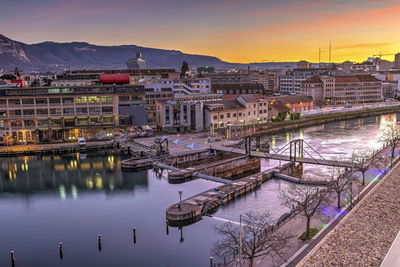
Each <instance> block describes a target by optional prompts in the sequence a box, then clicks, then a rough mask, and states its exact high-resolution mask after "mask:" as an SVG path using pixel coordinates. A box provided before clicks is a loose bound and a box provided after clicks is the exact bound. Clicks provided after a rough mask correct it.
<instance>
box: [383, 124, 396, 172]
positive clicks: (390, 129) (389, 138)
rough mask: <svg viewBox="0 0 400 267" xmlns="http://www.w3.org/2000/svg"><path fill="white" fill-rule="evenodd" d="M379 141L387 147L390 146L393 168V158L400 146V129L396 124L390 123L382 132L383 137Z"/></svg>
mask: <svg viewBox="0 0 400 267" xmlns="http://www.w3.org/2000/svg"><path fill="white" fill-rule="evenodd" d="M379 141H381V142H383V143H384V144H386V145H389V146H390V148H391V163H390V165H391V166H390V167H393V158H394V154H395V150H396V147H397V145H398V144H400V129H399V127H398V126H397V124H396V123H388V124H387V125H386V127H385V128H384V130H383V132H382V136H381V137H380V138H379Z"/></svg>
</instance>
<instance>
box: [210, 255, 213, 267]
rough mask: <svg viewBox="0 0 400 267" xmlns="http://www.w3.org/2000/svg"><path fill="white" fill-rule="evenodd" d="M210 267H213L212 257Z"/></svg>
mask: <svg viewBox="0 0 400 267" xmlns="http://www.w3.org/2000/svg"><path fill="white" fill-rule="evenodd" d="M210 267H213V257H210Z"/></svg>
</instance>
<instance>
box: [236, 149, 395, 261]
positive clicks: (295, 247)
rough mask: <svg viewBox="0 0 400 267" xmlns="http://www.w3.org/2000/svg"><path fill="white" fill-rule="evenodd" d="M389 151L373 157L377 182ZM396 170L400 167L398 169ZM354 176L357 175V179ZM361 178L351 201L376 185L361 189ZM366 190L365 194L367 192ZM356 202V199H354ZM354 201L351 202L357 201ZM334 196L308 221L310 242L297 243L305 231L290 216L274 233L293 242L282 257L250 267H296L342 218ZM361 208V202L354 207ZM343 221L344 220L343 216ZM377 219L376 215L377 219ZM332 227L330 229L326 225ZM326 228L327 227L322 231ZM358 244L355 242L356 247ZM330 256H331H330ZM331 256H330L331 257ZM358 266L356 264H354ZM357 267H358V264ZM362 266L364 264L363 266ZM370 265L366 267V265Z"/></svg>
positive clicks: (302, 220) (301, 221)
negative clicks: (311, 230)
mask: <svg viewBox="0 0 400 267" xmlns="http://www.w3.org/2000/svg"><path fill="white" fill-rule="evenodd" d="M389 151H390V148H389V147H386V148H384V149H383V150H381V151H380V152H379V153H378V154H377V155H376V156H377V157H379V158H381V160H380V161H379V162H377V163H375V165H374V167H373V168H376V169H378V170H380V173H379V175H378V176H377V177H379V179H381V178H382V177H385V170H386V168H388V166H389V165H388V164H389V163H390V157H389V154H390V152H389ZM399 168H400V167H399ZM357 177H358V176H357ZM361 179H362V178H361V176H360V177H359V182H358V183H353V190H352V191H353V194H354V196H355V198H357V197H359V198H360V199H362V200H363V199H364V198H365V195H364V191H363V190H364V189H366V188H368V190H370V188H374V186H375V185H376V181H377V178H376V177H375V179H373V180H372V181H370V182H369V183H367V184H366V185H365V186H362V181H361ZM368 190H366V191H368ZM346 199H347V197H345V196H343V197H342V206H344V205H346V204H348V203H347V202H346V201H348V199H347V200H346ZM357 201H359V200H357ZM357 201H355V202H357ZM336 205H337V196H336V193H335V192H332V193H331V194H330V195H329V196H328V200H327V204H326V205H325V206H324V207H322V209H321V212H320V213H319V214H317V215H315V216H314V217H312V219H311V227H312V228H317V229H318V230H320V232H319V233H318V234H317V235H316V236H314V237H313V238H312V239H310V240H308V241H305V242H303V241H301V240H300V239H299V238H298V237H299V236H300V235H301V234H303V233H304V230H305V223H306V222H305V218H304V217H303V216H302V215H301V214H297V215H294V216H291V218H289V219H288V220H286V221H285V222H284V223H282V224H281V225H280V226H279V227H278V228H277V230H276V232H282V233H290V234H291V235H293V237H294V238H293V239H291V240H290V241H289V243H288V245H287V246H286V247H285V249H284V250H283V255H284V256H283V259H286V261H285V260H283V259H282V258H279V259H277V258H272V257H270V256H265V257H260V258H256V259H255V261H254V266H260V267H261V266H296V264H297V263H298V262H299V261H301V259H302V258H303V257H304V256H305V255H307V252H308V251H310V250H311V249H312V248H313V247H314V246H318V242H319V241H320V240H321V239H323V237H324V236H325V235H329V234H330V233H329V231H330V230H332V228H333V227H334V226H335V223H337V220H340V219H342V218H343V217H344V215H345V214H347V212H348V211H347V210H346V208H342V210H343V211H342V210H340V209H337V207H336ZM360 205H363V204H362V203H361V202H360V203H358V204H357V206H356V207H357V208H358V207H359V206H360ZM345 218H346V217H345ZM377 218H379V216H378V217H377ZM331 224H332V226H330V225H331ZM325 227H328V228H325ZM396 234H397V232H396ZM347 235H348V236H349V238H351V234H350V233H347ZM360 243H362V242H361V241H359V244H360ZM353 246H354V244H353ZM332 255H334V253H332ZM332 257H334V256H332ZM235 264H236V260H234V261H232V262H231V264H229V266H235ZM331 265H335V266H353V265H351V264H347V265H346V264H344V265H343V264H323V263H321V264H316V265H312V266H331ZM304 266H309V265H304ZM357 266H358V265H357ZM360 266H361V265H360ZM363 266H364V265H363ZM369 266H370V265H369Z"/></svg>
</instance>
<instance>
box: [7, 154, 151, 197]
mask: <svg viewBox="0 0 400 267" xmlns="http://www.w3.org/2000/svg"><path fill="white" fill-rule="evenodd" d="M120 161H121V159H120V156H119V155H116V154H112V153H108V152H103V153H101V152H100V153H96V156H88V157H87V158H84V157H82V158H81V157H80V156H79V154H74V155H69V156H62V157H60V156H46V157H43V158H42V159H38V160H35V159H28V158H26V159H22V160H20V159H3V160H2V161H1V163H0V170H1V173H0V178H1V182H0V192H11V193H23V194H33V193H40V192H46V191H49V192H52V191H54V189H58V190H59V191H60V192H59V193H60V197H66V196H68V195H72V196H73V197H77V195H78V193H79V191H91V190H105V191H107V192H115V191H117V190H129V191H131V190H135V189H136V188H138V187H139V188H147V187H148V178H147V171H143V172H137V173H131V174H129V175H123V173H122V172H121V169H120Z"/></svg>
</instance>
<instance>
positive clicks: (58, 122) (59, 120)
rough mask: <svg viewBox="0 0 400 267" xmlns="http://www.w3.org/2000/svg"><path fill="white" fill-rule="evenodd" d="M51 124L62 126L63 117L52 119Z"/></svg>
mask: <svg viewBox="0 0 400 267" xmlns="http://www.w3.org/2000/svg"><path fill="white" fill-rule="evenodd" d="M51 125H52V126H61V119H52V120H51Z"/></svg>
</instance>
